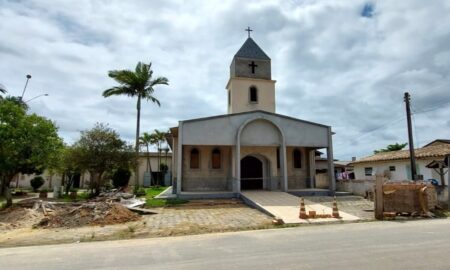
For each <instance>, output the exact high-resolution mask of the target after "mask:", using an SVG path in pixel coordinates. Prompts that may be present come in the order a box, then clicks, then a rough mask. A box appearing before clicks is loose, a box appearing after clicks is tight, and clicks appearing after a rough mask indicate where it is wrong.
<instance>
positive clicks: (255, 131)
mask: <svg viewBox="0 0 450 270" xmlns="http://www.w3.org/2000/svg"><path fill="white" fill-rule="evenodd" d="M281 144H282V136H281V134H280V132H279V131H278V128H277V127H276V126H274V125H273V124H272V123H270V122H268V121H265V120H255V121H253V122H250V123H249V124H248V125H246V126H245V127H244V129H243V130H242V133H241V145H266V146H278V145H281Z"/></svg>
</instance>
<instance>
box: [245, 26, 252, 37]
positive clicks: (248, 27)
mask: <svg viewBox="0 0 450 270" xmlns="http://www.w3.org/2000/svg"><path fill="white" fill-rule="evenodd" d="M245 31H247V32H248V37H250V32H251V31H253V30H252V29H250V26H247V29H245Z"/></svg>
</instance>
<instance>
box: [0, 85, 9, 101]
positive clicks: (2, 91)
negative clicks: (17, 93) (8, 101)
mask: <svg viewBox="0 0 450 270" xmlns="http://www.w3.org/2000/svg"><path fill="white" fill-rule="evenodd" d="M6 92H8V91H6V88H5V87H4V86H3V84H1V83H0V93H1V94H6ZM2 99H3V96H0V100H2Z"/></svg>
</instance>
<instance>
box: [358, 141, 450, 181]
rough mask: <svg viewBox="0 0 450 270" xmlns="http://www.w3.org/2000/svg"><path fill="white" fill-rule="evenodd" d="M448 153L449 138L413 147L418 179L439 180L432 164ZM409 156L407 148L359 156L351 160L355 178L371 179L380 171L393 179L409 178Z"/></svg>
mask: <svg viewBox="0 0 450 270" xmlns="http://www.w3.org/2000/svg"><path fill="white" fill-rule="evenodd" d="M449 154H450V140H434V141H432V142H430V143H429V144H427V145H425V146H424V147H422V148H418V149H415V156H416V167H417V174H418V175H419V179H424V180H428V179H436V180H437V181H438V182H441V176H440V175H439V173H438V170H435V169H433V166H436V164H437V163H439V162H442V161H443V160H444V158H445V157H446V155H449ZM409 157H410V155H409V150H399V151H392V152H382V153H378V154H375V155H372V156H369V157H365V158H361V159H359V160H356V161H354V162H352V164H353V166H354V172H355V178H356V179H359V180H364V179H366V180H373V179H375V174H377V173H381V174H384V176H385V177H387V178H389V179H390V180H393V181H402V180H410V179H412V177H411V166H410V160H409ZM436 162H437V163H436ZM427 166H428V167H427ZM430 166H431V167H430ZM437 168H438V167H437ZM447 173H448V172H447ZM445 177H447V176H445Z"/></svg>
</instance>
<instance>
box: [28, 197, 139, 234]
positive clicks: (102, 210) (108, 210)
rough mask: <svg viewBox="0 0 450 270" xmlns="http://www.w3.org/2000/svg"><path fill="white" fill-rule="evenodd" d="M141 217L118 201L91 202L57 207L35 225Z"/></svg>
mask: <svg viewBox="0 0 450 270" xmlns="http://www.w3.org/2000/svg"><path fill="white" fill-rule="evenodd" d="M140 218H141V217H140V216H139V215H138V214H136V213H133V212H131V211H130V210H128V209H127V208H126V207H124V206H122V205H120V204H118V203H107V202H91V203H83V204H82V205H80V206H65V207H58V208H57V209H56V211H55V212H54V213H52V214H49V215H48V216H47V217H44V218H43V219H42V220H41V221H40V222H39V223H38V224H36V226H38V227H42V228H59V227H68V228H74V227H82V226H89V225H110V224H119V223H125V222H130V221H137V220H139V219H140Z"/></svg>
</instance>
